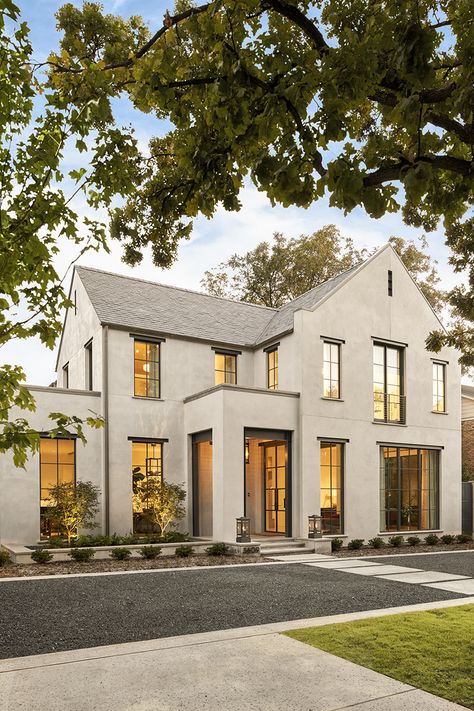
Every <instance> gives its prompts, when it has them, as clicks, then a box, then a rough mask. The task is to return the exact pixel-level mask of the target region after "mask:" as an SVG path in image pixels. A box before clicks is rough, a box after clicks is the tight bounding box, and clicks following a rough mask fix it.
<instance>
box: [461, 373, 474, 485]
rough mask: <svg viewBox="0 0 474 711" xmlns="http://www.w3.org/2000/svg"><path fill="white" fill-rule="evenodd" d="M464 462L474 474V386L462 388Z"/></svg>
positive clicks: (464, 465)
mask: <svg viewBox="0 0 474 711" xmlns="http://www.w3.org/2000/svg"><path fill="white" fill-rule="evenodd" d="M461 431H462V463H463V467H465V468H466V469H467V470H468V471H469V472H470V473H471V474H474V386H473V385H463V386H462V388H461Z"/></svg>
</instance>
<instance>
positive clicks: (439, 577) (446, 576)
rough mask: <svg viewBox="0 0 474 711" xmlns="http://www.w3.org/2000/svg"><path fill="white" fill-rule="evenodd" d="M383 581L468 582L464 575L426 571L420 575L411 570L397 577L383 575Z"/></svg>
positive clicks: (412, 582) (415, 582)
mask: <svg viewBox="0 0 474 711" xmlns="http://www.w3.org/2000/svg"><path fill="white" fill-rule="evenodd" d="M381 577H383V578H384V580H396V581H397V582H399V583H411V584H412V585H414V584H417V583H418V584H420V583H439V582H441V581H443V580H462V579H465V580H469V578H467V576H465V575H454V574H453V573H438V572H437V571H435V570H426V571H422V572H421V573H415V572H413V568H412V570H411V572H410V573H400V574H398V575H393V574H392V575H383V576H381Z"/></svg>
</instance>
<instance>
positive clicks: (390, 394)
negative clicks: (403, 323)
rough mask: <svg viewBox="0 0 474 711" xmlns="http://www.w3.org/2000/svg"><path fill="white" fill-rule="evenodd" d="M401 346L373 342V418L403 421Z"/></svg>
mask: <svg viewBox="0 0 474 711" xmlns="http://www.w3.org/2000/svg"><path fill="white" fill-rule="evenodd" d="M403 354H404V351H403V348H399V347H397V346H388V345H385V344H382V343H375V344H374V420H377V421H381V422H393V423H399V424H400V423H401V424H403V423H404V422H405V396H404V383H403Z"/></svg>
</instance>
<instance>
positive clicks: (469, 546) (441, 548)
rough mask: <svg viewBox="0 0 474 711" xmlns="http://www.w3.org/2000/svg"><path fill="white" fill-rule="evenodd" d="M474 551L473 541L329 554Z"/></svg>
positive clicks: (347, 550)
mask: <svg viewBox="0 0 474 711" xmlns="http://www.w3.org/2000/svg"><path fill="white" fill-rule="evenodd" d="M470 550H474V541H472V542H471V543H451V544H450V545H446V544H445V543H438V544H437V545H435V546H428V545H418V546H400V547H399V548H395V546H391V545H385V546H383V548H368V547H367V548H366V547H364V548H361V549H360V550H358V551H352V550H349V549H348V548H342V549H341V550H340V551H338V552H337V553H331V555H332V556H334V557H335V558H360V557H361V556H365V555H370V556H372V555H383V556H386V555H406V554H407V553H443V552H444V553H454V552H455V551H470Z"/></svg>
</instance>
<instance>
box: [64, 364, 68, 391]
mask: <svg viewBox="0 0 474 711" xmlns="http://www.w3.org/2000/svg"><path fill="white" fill-rule="evenodd" d="M63 388H66V389H67V388H69V363H66V365H63Z"/></svg>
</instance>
